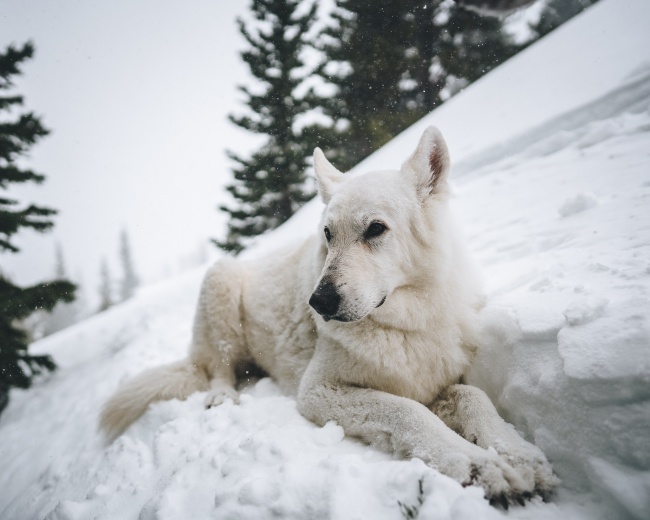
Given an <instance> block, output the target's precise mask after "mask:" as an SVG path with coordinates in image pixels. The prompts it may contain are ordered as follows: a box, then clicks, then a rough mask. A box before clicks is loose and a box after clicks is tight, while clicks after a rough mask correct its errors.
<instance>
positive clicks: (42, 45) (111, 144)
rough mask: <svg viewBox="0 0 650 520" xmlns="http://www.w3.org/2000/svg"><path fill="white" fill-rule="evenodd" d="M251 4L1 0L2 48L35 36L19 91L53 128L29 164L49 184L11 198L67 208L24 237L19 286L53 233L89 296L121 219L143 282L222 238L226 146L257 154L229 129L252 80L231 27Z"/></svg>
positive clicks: (42, 275) (40, 272) (14, 261)
mask: <svg viewBox="0 0 650 520" xmlns="http://www.w3.org/2000/svg"><path fill="white" fill-rule="evenodd" d="M247 4H248V1H247V0H228V1H226V0H192V1H186V2H180V1H172V0H137V1H136V0H110V1H99V0H94V1H90V0H57V1H55V2H54V1H50V0H30V1H25V0H1V1H0V46H1V47H2V49H4V48H5V47H6V46H7V45H8V44H9V43H17V44H20V43H22V42H24V41H26V40H28V39H31V40H33V41H34V43H35V45H36V56H35V58H34V59H33V60H31V61H29V62H27V63H26V64H25V66H24V67H23V70H24V74H23V76H22V77H21V78H20V79H18V81H17V89H16V92H17V93H21V94H24V95H25V97H26V108H27V109H29V110H34V111H35V112H36V113H38V114H39V115H41V116H42V118H43V121H44V123H45V124H46V126H48V127H49V128H50V129H51V130H52V134H51V135H50V136H48V137H47V138H45V139H43V140H42V141H41V143H40V144H38V145H37V146H35V147H34V148H33V149H32V152H31V156H30V159H29V165H30V166H31V167H33V168H34V169H35V170H36V171H40V172H42V173H44V174H45V175H46V176H47V181H46V183H45V184H44V185H41V186H34V187H29V188H25V189H21V190H20V191H19V190H17V189H15V188H13V187H12V188H11V189H10V192H9V193H10V195H13V196H19V197H20V198H22V199H23V200H25V202H33V203H38V204H44V205H50V206H51V207H53V208H56V209H58V210H59V211H60V214H59V215H58V217H57V218H56V226H55V228H54V230H53V231H52V232H51V233H49V234H46V235H40V234H36V233H32V232H30V231H24V232H21V233H20V234H19V235H16V238H15V243H17V245H18V246H19V247H21V248H22V252H21V253H20V254H17V255H9V254H3V255H2V256H0V269H2V270H3V272H5V273H6V274H8V275H10V276H11V277H12V278H14V279H15V280H16V281H18V282H20V283H32V282H36V281H39V280H42V279H46V278H48V277H51V276H52V274H53V271H54V263H55V261H54V251H55V241H58V242H60V243H61V246H62V248H63V253H64V257H65V261H66V264H67V270H68V273H69V275H70V276H72V277H73V278H77V277H79V276H80V277H81V278H82V282H83V284H84V285H85V292H86V293H87V296H88V297H90V298H91V299H93V298H94V295H95V293H96V292H97V289H96V286H97V283H98V273H99V269H100V262H101V259H102V258H106V259H107V261H108V262H109V264H110V267H111V270H112V272H113V275H114V277H117V276H118V274H119V262H118V243H119V240H118V239H119V231H120V229H121V228H122V227H126V228H127V230H128V232H129V234H130V238H131V245H132V249H133V253H134V256H135V263H136V268H137V270H138V272H139V274H140V275H141V277H142V278H144V280H145V281H151V280H155V279H158V278H160V277H161V276H163V275H164V274H165V273H171V272H174V271H176V270H178V268H179V259H180V258H181V257H183V256H186V255H190V254H192V253H194V252H196V251H197V249H198V248H199V246H200V244H205V245H206V249H207V250H210V249H211V248H212V246H211V245H209V244H208V243H207V241H208V239H209V238H210V237H217V236H219V237H221V236H222V234H223V232H224V224H225V221H226V215H225V214H223V213H222V212H220V211H217V210H216V205H217V204H218V203H219V202H221V201H223V199H224V195H223V191H222V190H223V185H224V184H226V183H228V182H229V181H230V180H231V176H230V175H231V174H230V171H229V169H230V163H229V161H228V159H227V158H226V156H225V153H224V150H225V149H226V148H231V149H232V148H234V149H237V150H246V149H250V148H251V146H252V140H251V136H249V135H248V134H247V133H245V132H243V131H242V130H239V129H238V128H237V127H235V126H234V125H232V124H231V123H229V122H228V121H227V119H226V115H227V114H228V113H230V112H232V111H233V110H238V109H239V110H241V106H242V105H241V96H240V95H239V94H238V93H237V91H236V85H237V84H241V83H242V82H246V81H247V80H248V79H249V74H248V71H247V69H246V68H245V66H244V64H243V63H242V62H241V60H240V58H239V55H238V51H239V50H240V49H242V48H243V47H244V46H245V43H244V41H243V38H241V36H240V35H239V33H238V30H237V26H236V24H235V22H234V19H235V17H236V16H237V15H238V14H241V13H244V12H245V10H246V8H247Z"/></svg>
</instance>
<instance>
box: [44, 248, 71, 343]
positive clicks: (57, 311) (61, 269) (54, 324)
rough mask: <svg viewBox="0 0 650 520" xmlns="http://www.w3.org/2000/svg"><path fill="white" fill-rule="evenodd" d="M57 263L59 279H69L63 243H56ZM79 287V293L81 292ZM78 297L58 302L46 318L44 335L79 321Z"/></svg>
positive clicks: (55, 269) (56, 274) (56, 275)
mask: <svg viewBox="0 0 650 520" xmlns="http://www.w3.org/2000/svg"><path fill="white" fill-rule="evenodd" d="M55 258H56V264H55V267H54V275H55V277H56V279H57V280H64V279H68V273H67V270H66V267H65V261H64V259H63V249H62V248H61V244H58V243H57V245H56V250H55ZM78 289H79V288H78V287H77V293H78V292H79V290H78ZM76 303H78V298H77V299H76V300H75V302H58V303H57V304H56V305H55V307H54V309H52V312H51V313H49V315H47V316H46V317H45V319H44V327H43V335H44V336H49V335H50V334H54V333H55V332H58V331H60V330H63V329H65V328H66V327H69V326H70V325H73V324H74V323H76V322H77V307H76Z"/></svg>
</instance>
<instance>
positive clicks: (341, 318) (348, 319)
mask: <svg viewBox="0 0 650 520" xmlns="http://www.w3.org/2000/svg"><path fill="white" fill-rule="evenodd" d="M385 302H386V296H384V297H383V298H382V299H381V301H380V302H379V303H378V304H377V305H375V309H378V308H379V307H381V306H382V305H383V304H384V303H385ZM321 317H322V318H323V320H325V321H340V322H341V323H350V322H352V321H359V320H360V319H361V318H353V317H351V316H348V315H345V314H335V315H333V316H328V315H326V314H321ZM362 317H363V316H362Z"/></svg>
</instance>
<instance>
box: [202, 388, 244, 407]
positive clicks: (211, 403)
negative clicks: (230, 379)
mask: <svg viewBox="0 0 650 520" xmlns="http://www.w3.org/2000/svg"><path fill="white" fill-rule="evenodd" d="M226 399H232V401H233V402H234V403H235V404H239V393H238V392H237V390H235V389H234V388H219V389H217V390H210V391H209V392H208V395H206V396H205V407H206V408H213V407H215V406H219V405H220V404H221V403H223V402H224V401H225V400H226Z"/></svg>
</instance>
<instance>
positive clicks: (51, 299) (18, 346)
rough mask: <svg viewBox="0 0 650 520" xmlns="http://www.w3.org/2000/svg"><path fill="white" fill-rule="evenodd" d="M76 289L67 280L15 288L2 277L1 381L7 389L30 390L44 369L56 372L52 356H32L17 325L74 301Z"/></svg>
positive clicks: (27, 340) (0, 325)
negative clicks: (60, 303) (37, 312)
mask: <svg viewBox="0 0 650 520" xmlns="http://www.w3.org/2000/svg"><path fill="white" fill-rule="evenodd" d="M74 292H75V286H74V285H73V284H72V283H70V282H68V281H66V280H57V281H53V282H48V283H41V284H38V285H35V286H33V287H16V286H15V285H14V284H12V283H11V282H10V281H8V280H7V279H6V278H4V277H0V381H1V382H2V383H5V384H6V385H8V386H10V387H11V386H17V387H19V388H28V387H29V386H30V384H31V380H32V377H33V376H34V375H36V374H39V373H40V372H42V371H43V370H44V369H45V370H53V369H54V368H55V364H54V361H52V358H51V357H50V356H31V355H29V354H28V352H27V346H28V343H29V338H28V337H27V333H26V332H25V331H24V330H22V329H21V328H20V327H18V326H17V325H16V324H17V323H19V322H20V321H21V320H24V319H25V318H27V316H29V315H30V314H32V313H33V312H34V311H36V310H41V309H42V310H46V311H51V310H52V309H53V308H54V306H55V305H56V304H57V302H59V301H64V302H71V301H72V300H74Z"/></svg>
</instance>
